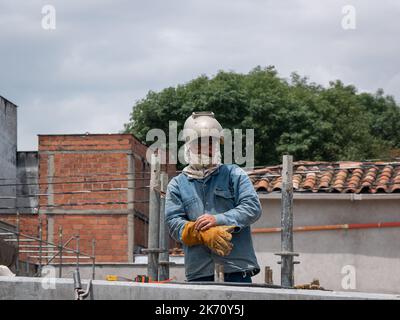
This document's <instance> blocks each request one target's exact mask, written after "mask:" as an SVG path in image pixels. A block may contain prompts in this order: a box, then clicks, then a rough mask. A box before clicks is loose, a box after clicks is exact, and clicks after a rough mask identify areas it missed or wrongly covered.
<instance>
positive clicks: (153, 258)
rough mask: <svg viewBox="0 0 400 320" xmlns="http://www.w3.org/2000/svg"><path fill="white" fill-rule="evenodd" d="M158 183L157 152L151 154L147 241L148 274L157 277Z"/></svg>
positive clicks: (154, 278) (158, 165)
mask: <svg viewBox="0 0 400 320" xmlns="http://www.w3.org/2000/svg"><path fill="white" fill-rule="evenodd" d="M159 185H160V159H159V156H158V155H157V154H152V155H151V174H150V202H149V234H148V235H149V241H148V246H149V248H148V251H147V252H148V254H147V257H148V265H147V272H148V276H149V277H150V278H151V279H152V280H157V279H158V255H159V254H158V252H157V250H158V249H159V248H158V243H159V232H160V231H159V227H160V203H159V195H158V192H157V191H156V189H157V188H158V187H159Z"/></svg>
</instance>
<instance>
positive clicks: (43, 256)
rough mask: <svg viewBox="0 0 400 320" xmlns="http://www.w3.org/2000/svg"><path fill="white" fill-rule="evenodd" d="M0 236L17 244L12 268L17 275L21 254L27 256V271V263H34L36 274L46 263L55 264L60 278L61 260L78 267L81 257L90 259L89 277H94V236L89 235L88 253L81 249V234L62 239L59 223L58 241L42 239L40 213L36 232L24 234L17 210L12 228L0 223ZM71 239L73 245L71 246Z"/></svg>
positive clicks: (38, 273)
mask: <svg viewBox="0 0 400 320" xmlns="http://www.w3.org/2000/svg"><path fill="white" fill-rule="evenodd" d="M0 238H2V239H3V240H4V241H5V242H8V243H11V244H13V245H14V246H15V248H16V261H15V271H16V274H17V275H19V274H20V271H21V268H20V262H21V260H20V258H21V256H22V257H25V258H26V261H25V262H26V268H27V273H29V264H30V263H32V264H34V265H36V266H37V270H36V272H35V274H34V276H35V277H42V271H43V268H44V267H46V266H49V265H52V266H56V265H57V266H58V277H59V278H62V270H63V261H65V260H67V261H74V260H75V262H76V267H77V269H78V270H79V264H80V261H81V260H90V261H91V263H92V279H95V271H96V257H95V248H96V242H95V239H92V243H91V245H92V254H90V255H89V254H87V253H84V252H82V251H81V249H80V241H81V238H80V235H79V234H76V235H73V236H71V237H70V238H69V239H68V240H66V241H65V242H63V230H62V227H61V226H60V227H59V239H58V244H55V243H52V242H50V241H47V240H44V237H43V228H42V219H41V217H39V223H38V227H37V236H32V235H27V234H25V233H22V232H21V231H20V214H19V213H18V212H17V218H16V226H15V229H12V228H8V227H4V226H0ZM74 241H75V248H73V247H72V244H73V242H74ZM57 260H58V261H57Z"/></svg>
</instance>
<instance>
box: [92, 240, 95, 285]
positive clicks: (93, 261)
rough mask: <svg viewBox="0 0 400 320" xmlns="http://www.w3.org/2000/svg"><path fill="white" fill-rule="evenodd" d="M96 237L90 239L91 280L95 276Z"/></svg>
mask: <svg viewBox="0 0 400 320" xmlns="http://www.w3.org/2000/svg"><path fill="white" fill-rule="evenodd" d="M95 250H96V239H94V238H93V239H92V280H94V279H95V276H96V273H95V272H96V255H95V254H96V251H95Z"/></svg>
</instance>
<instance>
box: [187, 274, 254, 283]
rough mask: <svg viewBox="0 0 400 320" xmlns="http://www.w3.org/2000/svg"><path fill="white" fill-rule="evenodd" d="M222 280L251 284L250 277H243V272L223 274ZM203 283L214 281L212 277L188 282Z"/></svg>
mask: <svg viewBox="0 0 400 320" xmlns="http://www.w3.org/2000/svg"><path fill="white" fill-rule="evenodd" d="M224 278H225V282H242V283H252V281H251V276H250V275H249V274H246V275H245V276H244V277H243V272H233V273H224ZM205 281H214V275H212V276H207V277H201V278H197V279H193V280H190V282H205Z"/></svg>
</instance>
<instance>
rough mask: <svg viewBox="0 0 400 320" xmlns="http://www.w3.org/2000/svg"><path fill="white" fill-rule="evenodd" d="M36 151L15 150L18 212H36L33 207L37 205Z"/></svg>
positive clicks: (37, 164) (37, 161)
mask: <svg viewBox="0 0 400 320" xmlns="http://www.w3.org/2000/svg"><path fill="white" fill-rule="evenodd" d="M38 166H39V160H38V153H37V152H36V151H31V152H29V151H28V152H25V151H23V152H17V181H18V183H19V184H21V185H19V186H17V203H18V208H19V212H20V213H36V212H37V211H35V210H34V209H30V208H33V207H37V205H38V197H37V196H35V195H37V194H38V193H39V186H38V185H37V184H36V183H38V172H39V170H38Z"/></svg>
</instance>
